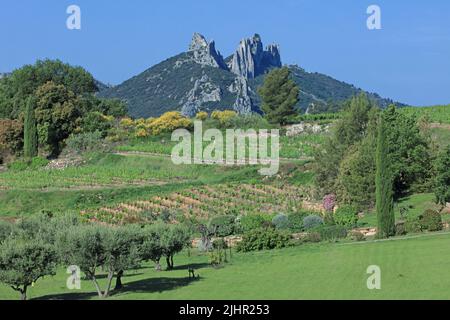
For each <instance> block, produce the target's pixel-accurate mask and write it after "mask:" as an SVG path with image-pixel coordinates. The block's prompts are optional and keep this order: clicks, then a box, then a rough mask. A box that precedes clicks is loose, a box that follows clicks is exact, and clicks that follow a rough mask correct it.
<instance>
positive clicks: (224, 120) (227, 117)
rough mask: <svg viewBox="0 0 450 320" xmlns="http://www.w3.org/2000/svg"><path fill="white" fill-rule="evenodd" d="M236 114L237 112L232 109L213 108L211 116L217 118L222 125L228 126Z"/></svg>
mask: <svg viewBox="0 0 450 320" xmlns="http://www.w3.org/2000/svg"><path fill="white" fill-rule="evenodd" d="M236 116H237V113H236V111H233V110H224V111H219V110H215V111H213V112H212V113H211V118H212V119H215V120H218V121H219V123H220V125H221V126H223V127H229V126H230V124H231V119H233V118H235V117H236Z"/></svg>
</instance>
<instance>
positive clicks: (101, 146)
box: [66, 131, 107, 154]
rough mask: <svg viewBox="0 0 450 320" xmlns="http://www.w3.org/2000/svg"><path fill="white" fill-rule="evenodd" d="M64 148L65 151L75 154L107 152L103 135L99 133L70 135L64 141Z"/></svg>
mask: <svg viewBox="0 0 450 320" xmlns="http://www.w3.org/2000/svg"><path fill="white" fill-rule="evenodd" d="M66 146H67V150H69V151H71V152H75V153H77V154H82V153H85V152H93V151H97V152H101V151H104V150H107V145H106V144H105V141H104V139H103V134H102V133H101V132H100V131H94V132H86V133H79V134H72V135H71V136H70V137H69V138H68V139H67V140H66Z"/></svg>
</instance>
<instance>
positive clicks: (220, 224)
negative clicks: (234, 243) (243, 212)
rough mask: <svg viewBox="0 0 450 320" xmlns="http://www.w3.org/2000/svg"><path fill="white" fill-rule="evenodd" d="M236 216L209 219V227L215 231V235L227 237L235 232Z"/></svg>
mask: <svg viewBox="0 0 450 320" xmlns="http://www.w3.org/2000/svg"><path fill="white" fill-rule="evenodd" d="M235 220H236V217H235V216H218V217H214V218H212V219H211V220H210V221H209V224H208V228H209V229H210V230H214V231H215V236H217V237H226V236H229V235H232V234H233V233H234V232H235V223H234V221H235Z"/></svg>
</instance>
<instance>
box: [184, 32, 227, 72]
mask: <svg viewBox="0 0 450 320" xmlns="http://www.w3.org/2000/svg"><path fill="white" fill-rule="evenodd" d="M189 51H190V52H192V53H193V57H194V61H195V62H196V63H198V64H201V65H204V66H210V67H214V68H222V69H228V68H227V65H226V64H225V62H224V60H223V57H222V55H221V54H220V52H219V51H217V50H216V44H215V42H214V41H210V42H208V41H207V40H206V38H205V37H204V36H203V35H201V34H200V33H197V32H196V33H194V35H193V37H192V41H191V44H190V45H189Z"/></svg>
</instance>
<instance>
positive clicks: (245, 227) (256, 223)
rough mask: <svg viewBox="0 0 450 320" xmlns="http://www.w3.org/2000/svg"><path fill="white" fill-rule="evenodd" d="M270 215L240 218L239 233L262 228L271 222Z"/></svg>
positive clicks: (252, 215)
mask: <svg viewBox="0 0 450 320" xmlns="http://www.w3.org/2000/svg"><path fill="white" fill-rule="evenodd" d="M270 218H271V216H270V215H261V214H250V215H246V216H243V217H241V218H239V231H240V232H242V233H247V232H250V231H251V230H254V229H258V228H261V227H262V226H263V225H264V223H265V222H267V221H270Z"/></svg>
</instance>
